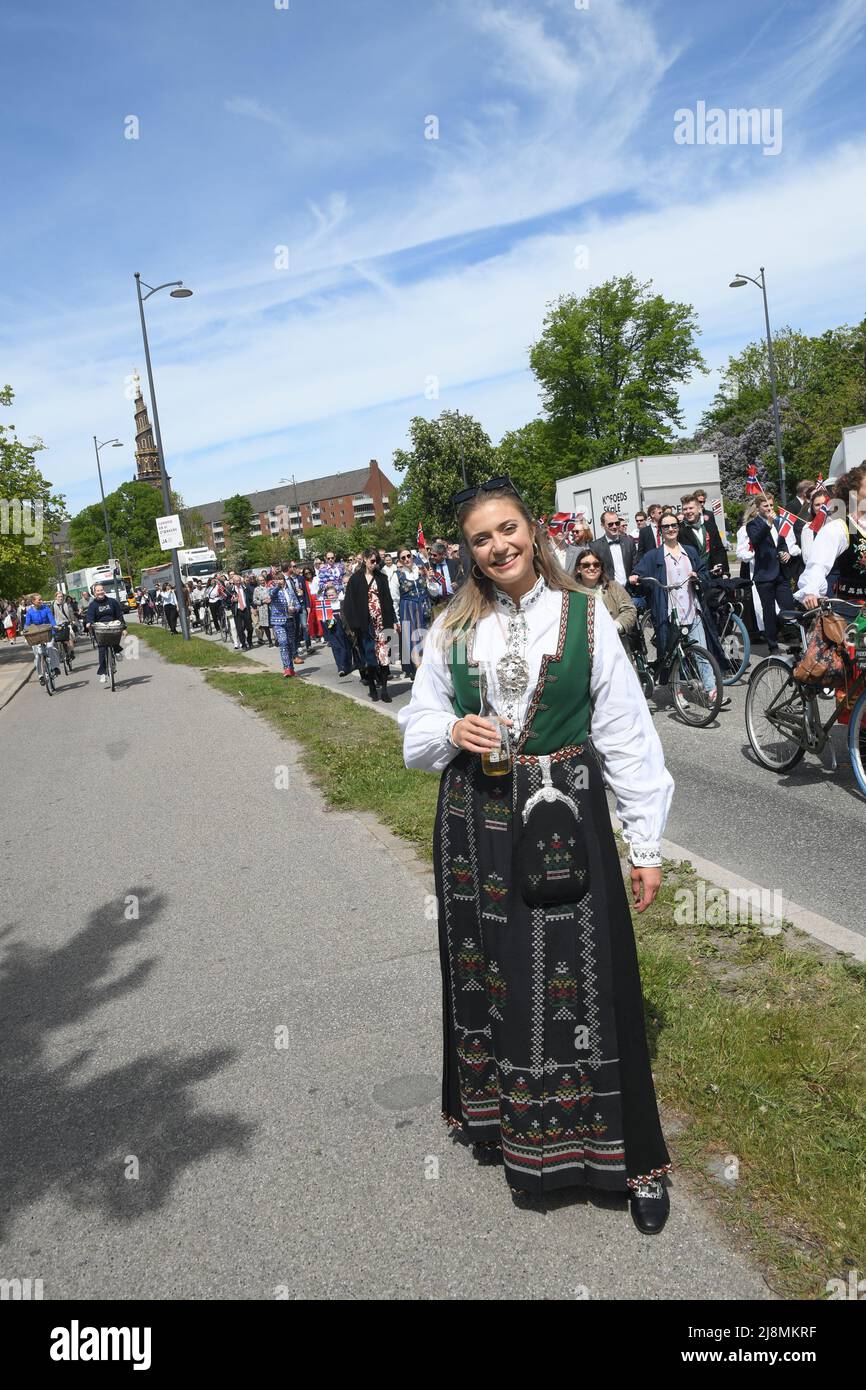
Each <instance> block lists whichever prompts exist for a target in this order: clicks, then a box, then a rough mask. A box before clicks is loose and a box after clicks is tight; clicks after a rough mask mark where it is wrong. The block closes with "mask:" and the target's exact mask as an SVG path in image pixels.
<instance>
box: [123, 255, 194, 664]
mask: <svg viewBox="0 0 866 1390" xmlns="http://www.w3.org/2000/svg"><path fill="white" fill-rule="evenodd" d="M142 285H144V288H145V289H146V290H147V294H145V295H143V294H142V293H141V287H142ZM135 289H136V293H137V294H138V312H139V314H140V315H141V336H142V339H143V340H144V360H145V364H146V366H147V385H148V389H149V391H150V405H151V409H152V410H153V432H154V434H155V435H156V454H157V458H158V460H159V477H160V485H161V488H162V505H163V507H164V508H165V515H166V516H169V515H170V514H171V491H170V489H169V485H168V481H169V480H168V474H167V473H166V471H165V455H164V454H163V452H162V435H161V434H160V430H159V412H158V410H157V408H156V392H155V391H154V389H153V368H152V367H151V365H150V348H149V346H148V342H147V324H146V323H145V319H144V301H145V300H146V299H150V296H151V295H152V294H156V293H157V292H158V291H159V290H170V293H171V298H172V299H189V297H190V295H191V294H192V290H188V289H186V287H185V286H184V283H183V281H182V280H167V281H166V282H165V284H164V285H149V284H148V283H147V281H146V280H142V278H141V275H140V274H139V272H138V271H136V272H135ZM171 569H172V577H173V579H174V592H175V595H176V596H177V610H178V615H179V617H180V631H181V636H182V637H183V639H184V641H185V642H188V641H189V620H188V618H187V614H186V604H185V603H184V601H183V582H182V580H181V575H180V561H179V560H178V558H177V549H176V547H172V552H171Z"/></svg>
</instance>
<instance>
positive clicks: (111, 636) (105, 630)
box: [93, 618, 123, 647]
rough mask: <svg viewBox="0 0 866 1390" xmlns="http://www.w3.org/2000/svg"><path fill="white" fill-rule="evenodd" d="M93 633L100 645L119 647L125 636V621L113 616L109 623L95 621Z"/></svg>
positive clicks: (97, 643)
mask: <svg viewBox="0 0 866 1390" xmlns="http://www.w3.org/2000/svg"><path fill="white" fill-rule="evenodd" d="M93 635H94V637H95V638H96V645H97V646H98V647H119V646H120V642H121V638H122V637H123V623H122V622H121V621H120V619H119V618H113V619H112V620H111V622H108V623H94V624H93Z"/></svg>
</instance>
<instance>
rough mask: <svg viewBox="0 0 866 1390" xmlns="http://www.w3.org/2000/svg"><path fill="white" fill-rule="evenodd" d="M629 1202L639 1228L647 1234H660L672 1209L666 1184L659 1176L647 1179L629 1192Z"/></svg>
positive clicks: (633, 1217)
mask: <svg viewBox="0 0 866 1390" xmlns="http://www.w3.org/2000/svg"><path fill="white" fill-rule="evenodd" d="M629 1204H630V1206H631V1216H632V1220H633V1221H634V1224H635V1225H636V1226H637V1228H638V1230H639V1231H643V1233H644V1235H645V1236H654V1235H658V1233H659V1231H660V1230H661V1229H662V1227H663V1226H664V1224H665V1222H666V1221H667V1219H668V1214H669V1213H670V1209H671V1199H670V1197H669V1196H668V1190H667V1187H666V1186H665V1184H664V1183H663V1182H662V1181H661V1180H660V1179H659V1178H649V1179H645V1180H644V1181H642V1182H640V1183H639V1184H638V1186H637V1187H635V1188H632V1189H631V1191H630V1192H629Z"/></svg>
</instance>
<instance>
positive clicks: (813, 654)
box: [794, 613, 849, 687]
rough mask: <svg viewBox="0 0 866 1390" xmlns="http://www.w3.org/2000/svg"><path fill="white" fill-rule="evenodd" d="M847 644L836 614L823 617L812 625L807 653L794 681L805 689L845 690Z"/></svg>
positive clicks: (822, 615)
mask: <svg viewBox="0 0 866 1390" xmlns="http://www.w3.org/2000/svg"><path fill="white" fill-rule="evenodd" d="M844 642H845V624H844V622H843V621H842V619H841V618H840V617H839V616H838V614H837V613H822V614H821V616H820V617H818V618H816V619H815V621H814V623H813V624H812V631H811V633H810V634H809V641H808V642H807V644H806V650H805V652H804V653H803V656H802V658H801V659H800V661H799V662H798V664H797V665H796V666H795V667H794V679H795V680H798V681H802V682H803V684H804V685H822V686H833V687H839V686H843V685H844V684H845V681H846V678H847V675H848V669H849V663H848V658H847V653H846V651H845V647H844V645H843V644H844Z"/></svg>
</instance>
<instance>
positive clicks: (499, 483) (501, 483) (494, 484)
mask: <svg viewBox="0 0 866 1390" xmlns="http://www.w3.org/2000/svg"><path fill="white" fill-rule="evenodd" d="M503 488H507V489H508V491H509V492H513V493H514V495H515V497H520V493H519V492H518V491H517V488H516V487H515V486H514V483H513V482H512V481H511V479H510V478H509V476H508V474H507V473H503V474H502V476H501V477H499V478H488V479H487V482H486V483H479V484H478V486H477V487H464V488H461V490H460V492H455V493H454V495H453V497H452V498H451V505H452V507H462V506H463V504H464V502H471V501H472V498H473V497H477V496H478V494H479V492H499V491H500V490H501V489H503ZM521 501H522V498H521Z"/></svg>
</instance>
